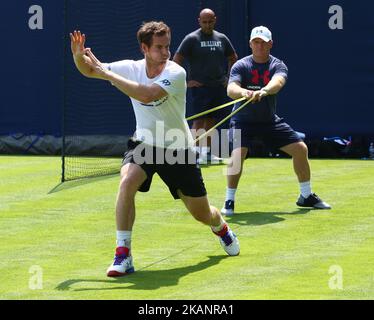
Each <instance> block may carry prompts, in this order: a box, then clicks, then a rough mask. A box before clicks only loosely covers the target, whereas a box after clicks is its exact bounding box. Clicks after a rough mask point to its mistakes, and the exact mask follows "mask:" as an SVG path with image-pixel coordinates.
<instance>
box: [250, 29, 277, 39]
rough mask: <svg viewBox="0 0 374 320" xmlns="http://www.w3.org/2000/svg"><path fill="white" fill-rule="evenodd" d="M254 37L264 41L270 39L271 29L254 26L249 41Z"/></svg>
mask: <svg viewBox="0 0 374 320" xmlns="http://www.w3.org/2000/svg"><path fill="white" fill-rule="evenodd" d="M256 38H260V39H262V40H264V41H265V42H269V41H271V40H272V36H271V31H270V30H269V29H268V28H266V27H264V26H259V27H255V28H253V29H252V32H251V40H250V41H252V40H253V39H256Z"/></svg>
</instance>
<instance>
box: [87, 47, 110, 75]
mask: <svg viewBox="0 0 374 320" xmlns="http://www.w3.org/2000/svg"><path fill="white" fill-rule="evenodd" d="M84 53H85V54H86V55H87V56H88V57H89V58H90V59H91V60H87V61H86V63H87V64H88V65H89V66H90V67H91V68H92V70H94V72H95V73H96V75H97V76H98V77H100V78H102V79H106V76H107V74H108V70H107V69H106V68H104V66H103V65H102V63H101V62H100V61H99V59H97V58H96V57H95V55H94V54H93V53H92V51H91V49H90V48H87V49H85V50H84Z"/></svg>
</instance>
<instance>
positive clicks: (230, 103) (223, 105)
mask: <svg viewBox="0 0 374 320" xmlns="http://www.w3.org/2000/svg"><path fill="white" fill-rule="evenodd" d="M243 100H245V98H239V99H236V100H234V101H230V102H228V103H225V104H221V105H220V106H218V107H214V108H212V109H209V110H206V111H203V112H200V113H198V114H195V115H193V116H190V117H188V118H186V120H187V121H189V120H192V119H196V118H198V117H201V116H204V115H206V114H208V113H211V112H214V111H217V110H220V109H223V108H225V107H227V106H231V105H232V104H234V103H237V102H240V101H243Z"/></svg>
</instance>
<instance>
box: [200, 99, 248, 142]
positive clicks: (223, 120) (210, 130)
mask: <svg viewBox="0 0 374 320" xmlns="http://www.w3.org/2000/svg"><path fill="white" fill-rule="evenodd" d="M244 99H245V98H240V99H238V100H235V101H232V102H231V104H232V103H233V102H234V103H235V102H239V101H242V100H244ZM252 100H253V97H252V98H251V99H249V100H248V101H247V102H244V103H243V104H242V105H241V106H240V107H239V108H238V109H236V110H235V111H233V112H231V113H230V114H229V115H228V116H227V117H226V118H224V119H222V120H221V121H220V122H218V123H217V124H216V125H215V126H214V127H212V128H210V129H209V130H208V131H207V132H205V133H204V134H202V135H201V136H199V137H198V138H197V139H195V141H194V142H195V143H196V142H197V141H200V140H201V139H203V138H205V137H206V136H207V135H208V134H209V133H211V132H212V131H213V130H214V129H215V128H217V127H218V126H220V125H221V124H222V123H224V122H225V121H226V120H227V119H229V118H231V117H232V116H233V115H234V114H236V113H238V112H239V111H240V110H242V109H243V108H244V107H245V106H246V105H247V104H248V103H250V102H251V101H252ZM222 106H223V105H222ZM222 106H218V107H221V108H224V107H222ZM218 107H216V108H218ZM213 109H214V108H213ZM217 110H218V109H217Z"/></svg>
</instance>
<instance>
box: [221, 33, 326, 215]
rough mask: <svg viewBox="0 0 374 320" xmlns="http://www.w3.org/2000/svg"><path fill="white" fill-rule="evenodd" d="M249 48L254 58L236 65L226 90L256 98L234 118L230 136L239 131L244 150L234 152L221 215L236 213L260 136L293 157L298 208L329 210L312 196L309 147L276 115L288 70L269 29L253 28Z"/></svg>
mask: <svg viewBox="0 0 374 320" xmlns="http://www.w3.org/2000/svg"><path fill="white" fill-rule="evenodd" d="M249 45H250V48H251V49H252V55H250V56H247V57H244V58H243V59H240V60H239V61H237V62H236V63H235V64H234V65H233V67H232V69H231V73H230V79H229V85H228V87H227V94H228V95H229V96H230V97H231V98H232V99H238V98H241V97H245V98H247V99H250V98H253V101H252V103H253V104H251V105H250V106H248V107H245V108H243V109H242V110H241V111H240V112H238V113H237V114H236V115H234V116H233V117H232V119H231V123H230V136H231V137H234V136H235V134H234V132H235V130H236V129H240V130H241V147H239V148H236V149H234V150H233V151H232V154H231V159H230V164H229V171H228V175H227V189H226V200H225V205H224V207H223V208H222V213H223V214H226V215H232V214H234V201H235V192H236V190H237V187H238V184H239V180H240V176H241V173H242V170H243V162H244V160H245V158H246V156H247V153H248V149H249V144H250V141H251V139H253V137H261V138H262V139H263V141H264V142H265V143H266V144H267V145H268V146H270V147H272V148H276V149H280V150H282V151H283V152H285V153H287V154H289V155H290V156H291V157H292V159H293V165H294V170H295V173H296V175H297V178H298V180H299V183H300V193H301V194H300V196H299V199H298V200H297V203H296V204H297V205H298V206H301V207H313V208H316V209H330V208H331V207H330V206H329V205H328V204H327V203H326V202H324V201H322V200H321V199H320V198H319V197H318V196H317V195H316V194H314V193H312V190H311V184H310V176H311V174H310V166H309V161H308V148H307V146H306V144H305V143H304V142H303V141H302V139H301V138H300V136H299V134H298V133H297V132H295V131H294V130H293V129H292V128H291V127H290V126H289V125H288V124H287V123H285V122H284V121H283V118H280V117H278V116H277V115H276V113H275V112H276V94H277V93H278V92H279V91H280V90H281V89H282V88H283V86H284V85H285V83H286V80H287V75H288V69H287V66H286V65H285V64H284V63H283V62H282V61H281V60H279V59H277V58H275V57H273V56H272V55H270V50H271V48H272V46H273V41H272V34H271V32H270V30H269V29H268V28H266V27H264V26H259V27H256V28H254V29H253V30H252V32H251V39H250V42H249ZM240 105H241V103H238V104H236V105H235V106H234V110H235V109H237V108H238V107H239V106H240ZM238 164H239V165H240V166H239V165H238ZM230 170H231V171H230Z"/></svg>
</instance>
